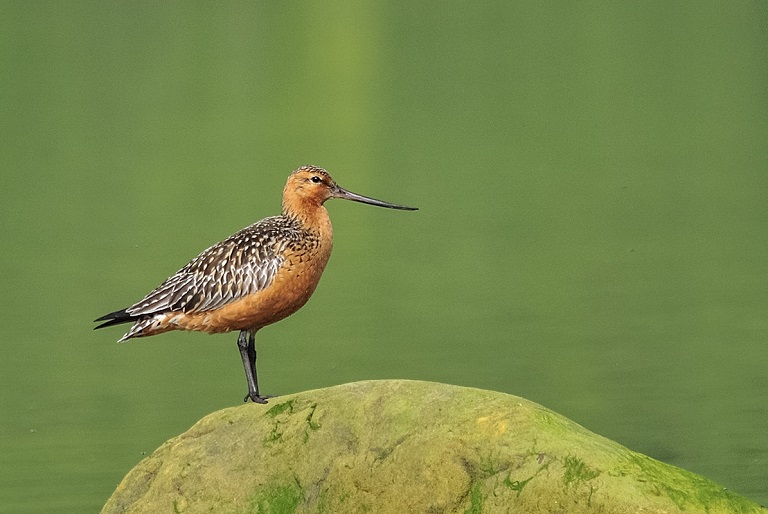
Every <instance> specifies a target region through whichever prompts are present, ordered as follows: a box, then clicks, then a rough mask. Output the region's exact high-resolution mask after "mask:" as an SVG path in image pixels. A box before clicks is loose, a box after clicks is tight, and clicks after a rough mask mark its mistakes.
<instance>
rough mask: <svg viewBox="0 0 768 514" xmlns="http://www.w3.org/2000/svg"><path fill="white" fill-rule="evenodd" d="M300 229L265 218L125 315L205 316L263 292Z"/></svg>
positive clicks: (194, 262)
mask: <svg viewBox="0 0 768 514" xmlns="http://www.w3.org/2000/svg"><path fill="white" fill-rule="evenodd" d="M297 230H298V229H297V228H296V227H294V225H293V223H292V222H291V220H289V219H287V218H285V217H282V216H274V217H272V218H265V219H263V220H261V221H259V222H258V223H255V224H253V225H251V226H249V227H246V228H244V229H243V230H241V231H239V232H237V233H235V234H233V235H232V236H230V237H228V238H227V239H225V240H223V241H222V242H220V243H217V244H215V245H213V246H211V247H210V248H207V249H206V250H204V251H203V252H201V253H200V255H198V256H197V257H195V258H194V259H192V261H190V262H189V264H187V265H186V266H184V267H183V268H181V269H180V270H179V271H177V272H176V273H175V274H174V275H172V276H171V277H169V278H168V279H167V280H165V282H163V283H162V284H160V285H159V286H158V287H157V288H156V289H154V290H153V291H152V292H150V293H149V294H148V295H147V296H145V297H144V298H143V299H142V300H141V301H139V302H137V303H136V304H134V305H132V306H131V307H129V308H128V309H126V312H127V313H128V314H130V315H131V316H146V315H150V314H156V313H160V312H169V311H182V312H204V311H211V310H215V309H218V308H220V307H222V306H224V305H226V304H228V303H230V302H232V301H235V300H237V299H239V298H242V297H244V296H247V295H250V294H253V293H256V292H258V291H261V290H264V289H266V288H267V287H269V285H270V284H271V283H272V281H273V280H274V279H275V276H276V275H277V273H278V271H279V270H280V268H281V267H282V265H283V263H284V261H285V260H284V258H283V257H282V256H281V254H282V251H283V250H284V249H285V248H286V246H287V245H288V243H289V242H290V240H291V239H292V237H294V236H295V234H296V231H297Z"/></svg>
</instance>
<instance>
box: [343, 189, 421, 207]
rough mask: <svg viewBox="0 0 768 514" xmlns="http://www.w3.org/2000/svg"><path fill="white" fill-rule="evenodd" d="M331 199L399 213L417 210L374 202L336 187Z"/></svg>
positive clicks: (378, 201) (371, 199) (374, 200)
mask: <svg viewBox="0 0 768 514" xmlns="http://www.w3.org/2000/svg"><path fill="white" fill-rule="evenodd" d="M333 197H334V198H343V199H345V200H352V201H353V202H360V203H367V204H368V205H377V206H379V207H386V208H388V209H399V210H401V211H417V210H419V208H418V207H407V206H405V205H397V204H395V203H389V202H382V201H381V200H376V199H375V198H368V197H367V196H363V195H359V194H357V193H352V192H351V191H347V190H346V189H343V188H341V187H339V186H336V188H335V189H334V191H333Z"/></svg>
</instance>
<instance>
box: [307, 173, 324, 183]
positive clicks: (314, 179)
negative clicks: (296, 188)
mask: <svg viewBox="0 0 768 514" xmlns="http://www.w3.org/2000/svg"><path fill="white" fill-rule="evenodd" d="M310 180H311V181H312V182H314V183H315V184H319V183H320V182H322V181H323V179H321V178H320V177H318V176H317V175H313V176H312V178H311V179H310Z"/></svg>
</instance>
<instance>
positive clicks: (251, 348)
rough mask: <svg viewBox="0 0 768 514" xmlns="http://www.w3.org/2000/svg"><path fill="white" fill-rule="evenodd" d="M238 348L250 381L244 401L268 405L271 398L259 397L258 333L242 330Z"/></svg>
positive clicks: (246, 376)
mask: <svg viewBox="0 0 768 514" xmlns="http://www.w3.org/2000/svg"><path fill="white" fill-rule="evenodd" d="M237 347H238V349H239V350H240V358H241V359H243V368H245V378H246V380H247V381H248V394H247V395H246V396H245V398H244V399H243V401H244V402H247V401H248V399H251V400H252V401H253V402H255V403H267V398H269V396H261V395H259V380H258V378H257V376H256V331H255V330H250V331H249V330H241V331H240V335H239V336H237Z"/></svg>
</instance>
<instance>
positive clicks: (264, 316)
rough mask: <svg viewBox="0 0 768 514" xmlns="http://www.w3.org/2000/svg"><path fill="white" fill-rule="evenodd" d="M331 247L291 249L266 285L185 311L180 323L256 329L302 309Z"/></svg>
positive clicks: (191, 327)
mask: <svg viewBox="0 0 768 514" xmlns="http://www.w3.org/2000/svg"><path fill="white" fill-rule="evenodd" d="M329 256H330V249H329V248H328V249H326V248H325V247H324V245H322V246H318V247H317V248H315V249H313V250H307V249H306V248H304V249H301V248H295V249H288V250H286V252H285V253H284V258H285V261H284V263H283V265H282V267H281V268H280V269H279V270H278V272H277V274H276V275H275V277H274V279H273V281H272V283H271V284H270V286H269V287H267V288H266V289H263V290H261V291H257V292H255V293H253V294H249V295H246V296H244V297H242V298H239V299H237V300H234V301H232V302H230V303H228V304H226V305H224V306H222V307H220V308H218V309H215V310H211V311H206V312H194V313H185V314H183V315H181V316H179V319H178V320H177V323H178V326H179V328H181V329H185V330H201V331H203V332H208V333H217V332H229V331H232V330H256V329H259V328H262V327H265V326H267V325H270V324H272V323H275V322H277V321H280V320H281V319H283V318H286V317H288V316H290V315H291V314H293V313H294V312H296V311H297V310H299V309H300V308H301V307H303V306H304V304H305V303H307V301H308V300H309V298H310V296H312V293H314V292H315V288H316V287H317V284H318V282H319V281H320V277H321V276H322V273H323V270H324V269H325V265H326V263H327V262H328V257H329Z"/></svg>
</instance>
